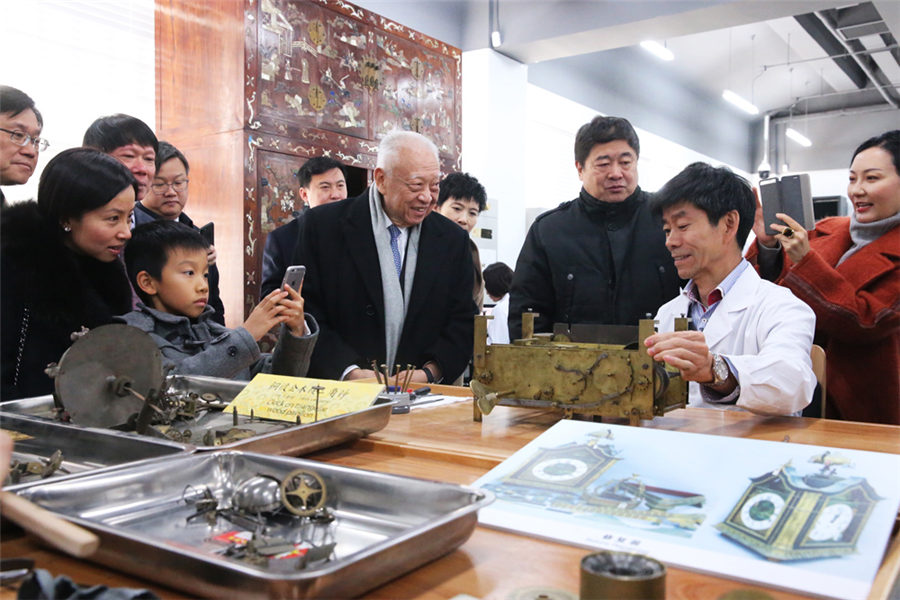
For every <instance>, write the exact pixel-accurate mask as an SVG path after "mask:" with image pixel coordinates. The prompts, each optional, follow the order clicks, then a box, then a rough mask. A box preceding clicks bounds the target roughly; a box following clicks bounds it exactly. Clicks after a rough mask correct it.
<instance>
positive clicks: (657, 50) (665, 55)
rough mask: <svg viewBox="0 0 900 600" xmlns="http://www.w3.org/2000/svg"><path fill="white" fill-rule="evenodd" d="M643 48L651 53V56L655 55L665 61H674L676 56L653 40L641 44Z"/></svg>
mask: <svg viewBox="0 0 900 600" xmlns="http://www.w3.org/2000/svg"><path fill="white" fill-rule="evenodd" d="M641 48H643V49H644V50H646V51H647V52H649V53H650V54H653V55H655V56H656V57H657V58H661V59H663V60H674V59H675V55H674V54H672V51H671V50H669V49H668V48H666V47H665V46H663V45H662V44H660V43H659V42H654V41H653V40H647V41H644V42H641Z"/></svg>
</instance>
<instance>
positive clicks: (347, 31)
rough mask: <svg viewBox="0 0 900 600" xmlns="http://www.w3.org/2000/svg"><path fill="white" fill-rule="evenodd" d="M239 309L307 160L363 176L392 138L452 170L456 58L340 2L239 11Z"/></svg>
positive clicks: (306, 0)
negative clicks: (430, 144) (418, 146)
mask: <svg viewBox="0 0 900 600" xmlns="http://www.w3.org/2000/svg"><path fill="white" fill-rule="evenodd" d="M244 42H245V46H244V68H245V81H244V123H245V126H244V133H245V140H246V147H245V151H244V159H245V160H244V185H245V189H244V191H245V200H244V220H245V223H244V225H245V227H246V230H245V240H244V241H245V244H244V250H245V253H244V277H245V289H244V303H245V314H246V313H248V312H249V310H250V309H251V308H252V307H253V305H254V304H255V302H256V294H257V293H258V286H259V279H260V275H261V265H262V252H263V248H264V243H265V237H266V235H268V233H269V232H270V231H272V230H273V229H274V228H275V227H277V226H279V225H281V224H284V223H286V222H287V221H288V220H290V215H291V212H292V211H293V210H294V209H295V208H298V207H299V198H298V196H297V194H298V191H297V180H296V171H297V169H299V167H300V166H301V165H302V164H303V162H305V160H306V159H308V158H310V157H312V156H320V155H324V156H330V157H332V158H334V159H336V160H338V161H340V162H341V163H343V164H345V165H347V166H350V167H357V168H361V169H367V170H371V169H373V168H374V166H375V155H376V151H377V148H378V141H379V140H380V139H381V137H383V136H384V134H386V133H387V132H389V131H391V130H393V129H395V128H396V129H404V130H411V131H418V132H420V133H422V134H423V135H425V136H427V137H428V138H430V139H431V140H432V141H434V142H435V144H437V146H438V149H439V151H440V153H441V163H442V167H443V169H444V170H445V171H446V172H449V171H451V170H457V169H459V165H460V151H461V140H460V127H461V106H460V102H459V93H460V84H461V77H460V59H461V55H460V51H459V50H458V49H457V48H454V47H452V46H448V45H447V44H444V43H443V42H440V41H438V40H435V39H433V38H430V37H428V36H425V35H423V34H421V33H419V32H416V31H414V30H411V29H409V28H407V27H405V26H404V25H401V24H399V23H396V22H394V21H390V20H389V19H385V18H383V17H381V16H379V15H376V14H374V13H371V12H369V11H366V10H363V9H360V8H359V7H356V6H355V5H353V4H350V3H348V2H344V1H343V0H315V1H313V0H245V3H244Z"/></svg>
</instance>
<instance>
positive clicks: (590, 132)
mask: <svg viewBox="0 0 900 600" xmlns="http://www.w3.org/2000/svg"><path fill="white" fill-rule="evenodd" d="M615 140H624V141H625V142H626V143H627V144H628V145H629V146H631V147H632V149H633V150H634V153H635V158H637V157H638V156H640V154H641V143H640V141H638V135H637V132H635V130H634V127H632V126H631V123H629V122H628V119H623V118H621V117H594V118H593V119H591V122H590V123H585V124H584V125H582V126H581V128H580V129H579V130H578V133H577V134H576V135H575V162H577V163H578V164H580V165H582V166H583V165H584V163H585V161H587V159H588V156H590V154H591V150H593V149H594V146H596V145H597V144H608V143H609V142H614V141H615Z"/></svg>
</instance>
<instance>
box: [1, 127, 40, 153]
mask: <svg viewBox="0 0 900 600" xmlns="http://www.w3.org/2000/svg"><path fill="white" fill-rule="evenodd" d="M0 131H5V132H6V133H8V134H9V139H11V140H12V143H13V144H15V145H16V146H25V145H27V144H28V142H31V145H32V146H34V147H35V148H36V149H38V150H40V151H41V152H43V151H44V150H46V149H47V148H49V147H50V142H48V141H47V140H45V139H44V138H42V137H35V136H33V135H28V134H27V133H25V132H24V131H12V130H9V129H3V128H2V127H0Z"/></svg>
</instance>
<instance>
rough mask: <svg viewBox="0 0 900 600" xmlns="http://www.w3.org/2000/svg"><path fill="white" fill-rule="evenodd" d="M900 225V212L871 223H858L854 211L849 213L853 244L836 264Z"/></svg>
mask: <svg viewBox="0 0 900 600" xmlns="http://www.w3.org/2000/svg"><path fill="white" fill-rule="evenodd" d="M898 225H900V213H896V214H894V215H891V216H890V217H888V218H886V219H879V220H878V221H875V222H873V223H860V222H859V221H857V220H856V211H853V214H851V215H850V240H851V241H852V242H853V245H852V246H850V249H849V250H847V251H846V252H845V253H844V255H843V256H842V257H841V259H840V260H839V261H838V263H837V264H841V263H842V262H844V261H845V260H847V259H848V258H850V257H851V256H852V255H853V254H855V253H856V252H858V251H859V250H861V249H862V248H864V247H865V245H866V244H869V243H871V242H874V241H875V240H877V239H878V238H880V237H881V236H883V235H884V234H886V233H887V232H888V231H890V230H891V229H893V228H894V227H897V226H898Z"/></svg>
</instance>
